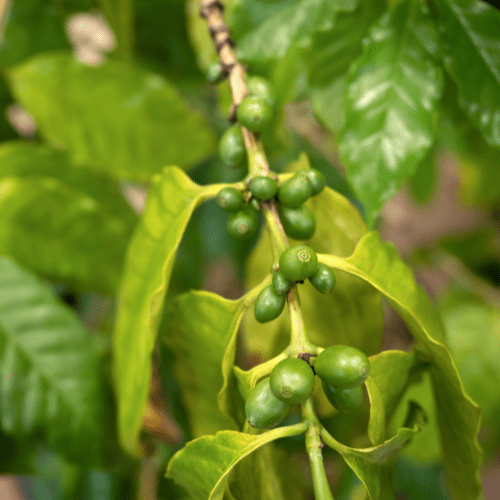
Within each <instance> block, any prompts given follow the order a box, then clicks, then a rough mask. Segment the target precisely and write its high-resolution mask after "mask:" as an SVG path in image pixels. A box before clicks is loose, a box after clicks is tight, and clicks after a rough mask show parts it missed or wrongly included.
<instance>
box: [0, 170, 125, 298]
mask: <svg viewBox="0 0 500 500" xmlns="http://www.w3.org/2000/svg"><path fill="white" fill-rule="evenodd" d="M0 212H1V213H2V217H1V218H0V253H2V254H4V255H9V256H11V257H13V258H15V259H16V260H18V261H19V262H20V263H21V264H22V265H24V266H26V267H28V268H30V269H31V270H33V271H35V272H37V273H39V274H42V275H44V276H47V277H48V278H50V279H55V280H64V281H67V282H69V283H72V284H74V285H76V286H78V287H80V288H81V287H85V288H90V289H92V290H97V291H100V292H103V293H107V294H114V293H115V292H116V289H117V288H118V284H119V280H120V276H121V273H122V266H123V262H124V258H125V250H126V246H127V243H128V240H129V237H130V229H131V228H130V224H127V223H125V222H124V221H123V220H121V219H119V218H117V217H115V216H114V215H112V214H109V213H107V212H106V210H105V208H104V207H102V206H101V205H100V203H99V202H98V201H97V200H95V199H94V198H91V197H89V196H87V195H86V194H84V193H81V192H78V191H75V190H74V189H72V188H71V187H68V186H66V185H65V184H63V183H62V182H60V181H58V180H56V179H53V178H50V177H38V176H34V177H5V178H3V179H1V180H0Z"/></svg>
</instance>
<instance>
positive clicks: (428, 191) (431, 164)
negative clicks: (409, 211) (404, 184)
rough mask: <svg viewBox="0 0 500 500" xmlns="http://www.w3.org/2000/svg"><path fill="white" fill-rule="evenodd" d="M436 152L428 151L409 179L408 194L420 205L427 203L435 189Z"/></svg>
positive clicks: (433, 150) (433, 149)
mask: <svg viewBox="0 0 500 500" xmlns="http://www.w3.org/2000/svg"><path fill="white" fill-rule="evenodd" d="M435 156H436V150H435V148H431V149H429V151H428V152H427V154H426V155H425V156H424V158H423V159H422V161H421V162H420V164H419V165H418V167H417V170H416V172H415V173H414V174H413V176H412V177H410V179H409V186H410V192H411V194H412V196H413V199H414V200H415V201H416V202H417V203H420V204H424V203H427V202H428V201H429V200H430V199H431V197H432V194H433V192H434V189H435V187H436V165H435V163H436V158H435Z"/></svg>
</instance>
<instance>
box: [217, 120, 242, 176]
mask: <svg viewBox="0 0 500 500" xmlns="http://www.w3.org/2000/svg"><path fill="white" fill-rule="evenodd" d="M219 154H220V158H221V160H222V161H223V162H224V163H225V164H226V165H227V166H228V167H231V168H236V167H239V166H240V165H241V164H242V163H243V161H244V160H245V157H246V149H245V141H244V140H243V134H242V133H241V127H240V126H239V125H233V126H232V127H231V128H229V129H227V130H226V131H225V132H224V135H223V136H222V137H221V140H220V143H219Z"/></svg>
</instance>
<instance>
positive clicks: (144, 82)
mask: <svg viewBox="0 0 500 500" xmlns="http://www.w3.org/2000/svg"><path fill="white" fill-rule="evenodd" d="M9 80H10V83H11V86H12V89H13V93H14V95H15V96H16V98H17V99H18V100H19V101H20V102H21V103H22V104H23V106H24V107H25V108H26V109H27V110H28V111H29V112H30V113H31V114H32V115H33V117H34V118H35V120H36V121H37V124H38V126H39V128H40V132H41V133H42V135H44V136H45V137H46V138H47V139H48V140H50V141H51V142H53V143H54V144H56V145H57V146H59V147H61V148H63V149H67V150H68V151H69V153H70V156H71V159H72V160H73V161H74V162H75V163H76V164H78V165H82V166H84V167H88V168H92V169H94V170H97V171H99V172H105V173H107V174H109V175H112V176H115V177H127V178H130V179H134V180H138V181H149V180H150V177H151V176H152V175H153V174H155V173H157V172H159V171H160V170H161V168H162V167H163V166H165V165H171V164H178V165H180V166H182V167H189V166H190V165H192V164H193V163H194V162H196V161H198V160H200V159H201V158H202V157H203V156H205V155H206V154H208V153H210V152H211V151H212V150H213V148H214V145H215V144H214V138H213V136H212V134H211V132H210V131H209V130H208V129H207V127H206V125H205V123H204V122H203V120H202V119H201V118H200V116H198V115H197V114H195V113H194V112H193V111H191V110H189V109H188V108H187V107H186V105H185V104H184V103H183V102H182V100H181V99H180V97H179V95H178V94H177V92H176V90H175V89H174V88H173V87H172V86H171V85H170V84H169V83H168V82H167V81H166V80H164V79H163V78H162V77H160V76H158V75H155V74H152V73H148V72H146V71H143V70H140V69H139V68H136V67H131V66H128V65H123V64H121V63H119V62H116V61H109V62H108V63H106V64H105V65H104V66H100V67H89V66H85V65H84V64H82V63H80V62H78V61H77V60H76V59H74V58H73V57H72V56H71V55H70V54H64V53H61V54H48V55H47V54H46V55H43V56H39V57H37V58H35V59H31V60H30V61H28V62H27V63H25V64H23V65H22V66H17V67H16V68H14V69H12V70H11V71H10V72H9ZM49 103H50V105H49Z"/></svg>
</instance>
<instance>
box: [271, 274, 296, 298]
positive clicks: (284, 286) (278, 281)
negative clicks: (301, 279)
mask: <svg viewBox="0 0 500 500" xmlns="http://www.w3.org/2000/svg"><path fill="white" fill-rule="evenodd" d="M292 284H293V283H292V282H291V281H290V280H288V279H286V278H285V277H284V276H283V273H282V272H281V271H280V270H279V269H278V270H277V271H276V272H275V273H274V274H273V287H274V291H275V292H276V293H277V294H278V295H283V294H285V293H286V292H288V290H290V288H292Z"/></svg>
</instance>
